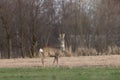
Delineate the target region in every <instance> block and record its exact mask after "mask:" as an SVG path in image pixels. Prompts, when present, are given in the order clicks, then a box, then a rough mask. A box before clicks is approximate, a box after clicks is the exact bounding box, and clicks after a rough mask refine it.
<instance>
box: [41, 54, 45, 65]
mask: <svg viewBox="0 0 120 80" xmlns="http://www.w3.org/2000/svg"><path fill="white" fill-rule="evenodd" d="M44 59H45V56H44V54H42V58H41V61H42V65H43V66H45V64H44Z"/></svg>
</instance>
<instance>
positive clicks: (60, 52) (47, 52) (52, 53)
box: [39, 34, 66, 66]
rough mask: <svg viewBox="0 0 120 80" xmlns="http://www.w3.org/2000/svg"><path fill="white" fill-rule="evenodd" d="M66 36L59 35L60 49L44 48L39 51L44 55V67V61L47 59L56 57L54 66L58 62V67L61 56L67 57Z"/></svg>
mask: <svg viewBox="0 0 120 80" xmlns="http://www.w3.org/2000/svg"><path fill="white" fill-rule="evenodd" d="M64 37H65V34H60V35H59V41H60V45H59V46H60V48H51V47H44V48H43V49H40V50H39V53H40V54H41V55H42V58H41V61H42V64H43V66H44V59H45V57H47V56H49V57H54V61H53V64H54V63H55V62H56V63H57V65H58V61H59V56H65V53H66V51H65V41H64Z"/></svg>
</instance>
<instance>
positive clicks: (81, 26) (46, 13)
mask: <svg viewBox="0 0 120 80" xmlns="http://www.w3.org/2000/svg"><path fill="white" fill-rule="evenodd" d="M119 13H120V1H119V0H89V1H86V0H0V54H1V57H2V58H11V57H23V58H24V57H35V56H37V52H38V49H39V48H40V47H44V46H55V45H56V44H58V37H59V34H60V33H65V34H66V37H65V41H66V47H67V48H69V47H71V48H72V51H73V52H76V51H77V49H78V48H88V49H90V48H93V49H95V50H96V51H97V52H98V53H102V52H105V51H106V50H108V48H109V47H113V46H117V47H119V46H120V14H119ZM117 54H118V53H117Z"/></svg>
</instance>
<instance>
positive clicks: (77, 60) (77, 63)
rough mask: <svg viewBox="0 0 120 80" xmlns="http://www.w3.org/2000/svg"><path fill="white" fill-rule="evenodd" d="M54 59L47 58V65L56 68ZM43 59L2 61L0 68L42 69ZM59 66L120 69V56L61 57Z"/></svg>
mask: <svg viewBox="0 0 120 80" xmlns="http://www.w3.org/2000/svg"><path fill="white" fill-rule="evenodd" d="M52 61H53V58H46V59H45V65H46V66H47V67H54V66H56V65H53V64H52ZM41 66H42V63H41V59H40V58H33V59H29V58H26V59H1V60H0V68H18V67H41ZM59 66H61V67H84V66H114V67H120V55H110V56H80V57H60V59H59Z"/></svg>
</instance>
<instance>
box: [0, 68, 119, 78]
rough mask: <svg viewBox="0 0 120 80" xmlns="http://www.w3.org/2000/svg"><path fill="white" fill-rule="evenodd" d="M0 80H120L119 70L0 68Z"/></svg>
mask: <svg viewBox="0 0 120 80" xmlns="http://www.w3.org/2000/svg"><path fill="white" fill-rule="evenodd" d="M0 80H120V68H112V67H111V68H95V67H94V68H93V67H86V68H0Z"/></svg>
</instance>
